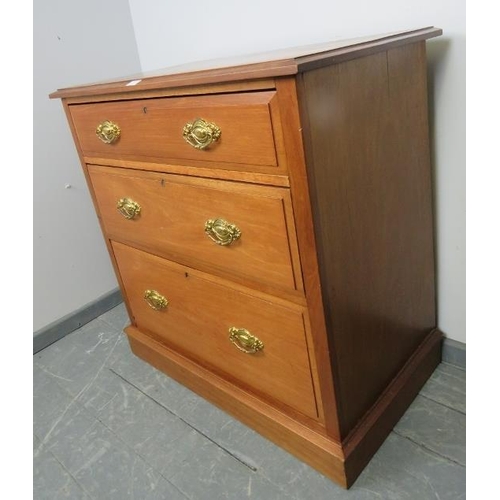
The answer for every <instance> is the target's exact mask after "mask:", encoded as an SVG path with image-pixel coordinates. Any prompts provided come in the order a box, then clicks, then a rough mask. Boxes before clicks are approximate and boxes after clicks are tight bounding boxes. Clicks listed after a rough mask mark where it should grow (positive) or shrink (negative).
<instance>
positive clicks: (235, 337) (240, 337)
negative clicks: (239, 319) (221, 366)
mask: <svg viewBox="0 0 500 500" xmlns="http://www.w3.org/2000/svg"><path fill="white" fill-rule="evenodd" d="M229 340H230V341H231V342H232V343H233V344H234V345H235V346H236V347H237V348H238V349H239V350H240V351H242V352H244V353H245V354H255V353H256V352H259V351H262V349H264V343H263V342H262V341H261V340H259V339H258V338H257V337H255V335H252V334H251V333H250V332H249V331H248V330H245V329H244V328H235V327H234V326H232V327H231V328H230V329H229Z"/></svg>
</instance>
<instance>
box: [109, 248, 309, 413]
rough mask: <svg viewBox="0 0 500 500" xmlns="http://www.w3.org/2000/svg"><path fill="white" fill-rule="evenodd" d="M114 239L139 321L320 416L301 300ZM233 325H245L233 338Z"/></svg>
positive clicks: (203, 360)
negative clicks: (260, 293) (270, 296)
mask: <svg viewBox="0 0 500 500" xmlns="http://www.w3.org/2000/svg"><path fill="white" fill-rule="evenodd" d="M112 246H113V251H114V254H115V257H116V260H117V263H118V268H119V272H120V275H121V278H122V282H123V285H124V289H125V294H126V297H127V300H128V303H129V305H130V308H131V311H132V315H133V318H134V322H135V323H136V325H137V327H138V328H139V329H141V330H142V331H146V332H151V333H153V334H155V336H156V337H157V338H158V337H159V338H160V340H162V341H164V342H165V343H166V344H167V345H169V346H170V347H173V348H175V349H176V350H177V351H179V352H181V353H182V354H184V355H186V356H188V357H190V358H192V359H194V360H195V361H197V362H199V363H200V364H203V365H206V366H207V365H208V366H209V367H210V368H211V369H213V370H216V371H217V372H219V373H220V374H223V375H225V376H226V378H228V379H229V380H231V381H233V382H235V383H237V384H239V385H242V386H243V387H246V388H249V389H251V390H252V391H255V392H257V393H258V394H263V395H266V396H268V397H270V398H271V399H274V400H277V401H280V402H282V403H284V404H286V405H288V406H290V407H292V408H294V409H296V410H298V411H299V412H301V413H303V414H305V415H308V416H310V417H313V418H317V411H316V403H315V397H314V390H313V384H312V380H311V372H310V366H309V358H308V354H307V345H306V338H305V331H304V317H303V309H302V308H301V307H299V306H294V305H292V304H290V306H289V307H286V306H284V305H282V303H279V304H278V303H274V302H272V301H271V300H263V299H262V298H259V297H256V296H253V295H251V294H250V293H249V292H247V291H246V289H243V288H241V287H240V288H233V287H229V286H228V283H227V282H221V280H218V279H214V278H213V277H210V276H209V275H206V274H204V273H201V272H199V271H194V270H191V269H190V268H187V267H184V266H181V265H179V264H176V263H173V262H170V261H167V260H165V259H162V258H160V257H156V256H154V255H151V254H148V253H146V252H142V251H139V250H136V249H134V248H131V247H128V246H126V245H123V244H121V243H117V242H113V243H112ZM243 290H244V291H243ZM146 291H150V293H149V294H148V300H146V298H145V294H146ZM155 294H157V295H155ZM160 296H162V297H163V298H164V299H165V301H168V304H167V303H166V302H165V303H163V304H162V300H161V297H160ZM148 301H149V302H148ZM153 307H157V309H154V308H153ZM231 328H234V329H237V330H238V331H235V330H232V333H233V340H232V341H231V340H230V329H231ZM243 329H244V330H247V331H248V332H249V333H246V332H243V331H242V330H243ZM250 335H251V336H252V337H255V338H252V337H250ZM258 340H259V341H261V342H262V346H261V347H262V348H261V349H260V350H258V348H259V346H260V344H259V343H258ZM253 350H256V352H253V353H252V352H250V353H248V352H244V351H253Z"/></svg>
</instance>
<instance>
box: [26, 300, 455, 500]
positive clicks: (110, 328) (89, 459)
mask: <svg viewBox="0 0 500 500" xmlns="http://www.w3.org/2000/svg"><path fill="white" fill-rule="evenodd" d="M127 323H128V320H127V316H126V313H125V309H124V307H123V305H120V306H118V307H116V308H114V309H112V310H111V311H109V312H107V313H106V314H103V315H102V316H100V317H99V318H97V319H95V320H94V321H92V322H91V323H89V324H87V325H85V326H84V327H82V328H80V329H79V330H77V331H76V332H74V333H72V334H70V335H68V336H67V337H65V338H63V339H62V340H60V341H58V342H56V343H55V344H53V345H51V346H49V347H48V348H46V349H44V350H43V351H41V352H39V353H38V354H36V355H34V357H33V376H34V381H33V384H34V385H33V394H34V403H33V404H34V406H33V419H34V422H33V427H34V429H33V431H34V433H33V434H34V435H33V449H34V452H33V457H34V465H33V471H34V478H33V486H34V496H33V498H34V499H35V500H41V499H50V500H57V499H62V498H70V499H105V500H108V499H119V500H124V499H129V498H130V499H136V500H153V499H155V500H160V499H162V500H163V499H168V500H185V499H192V500H204V499H207V500H219V499H235V500H241V499H245V498H252V499H263V500H281V499H291V500H306V499H314V500H322V499H350V500H359V499H364V500H365V499H383V500H392V499H394V500H403V499H409V500H424V499H425V500H426V499H432V500H436V499H441V500H444V499H450V500H451V499H453V500H458V499H462V498H465V371H463V370H461V369H459V368H457V367H455V366H452V365H448V364H444V363H442V364H441V365H440V366H439V367H438V368H437V369H436V371H435V372H434V374H433V376H432V378H431V379H430V380H429V381H428V382H427V384H426V385H425V387H424V388H423V389H422V391H421V392H420V394H419V396H418V397H417V399H416V400H415V401H414V403H413V404H412V405H411V407H410V408H409V409H408V411H407V412H406V414H405V415H404V416H403V418H402V419H401V420H400V422H399V423H398V424H397V426H396V428H395V429H394V431H393V432H392V433H391V434H390V436H389V437H388V439H387V440H386V441H385V443H384V444H383V445H382V447H381V448H380V450H379V451H378V452H377V454H376V455H375V456H374V457H373V459H372V460H371V462H370V463H369V465H368V466H367V467H366V469H365V470H364V471H363V473H362V474H361V476H360V477H359V479H358V480H357V481H356V483H355V484H354V486H353V487H352V488H351V489H350V490H349V491H346V490H343V489H342V488H340V487H339V486H337V485H336V484H334V483H333V482H331V481H330V480H328V479H326V478H325V477H324V476H322V475H321V474H319V473H318V472H316V471H314V470H313V469H311V468H310V467H309V466H307V465H305V464H303V463H301V462H300V461H298V460H297V459H295V458H294V457H292V456H290V455H289V454H287V453H286V452H285V451H283V450H281V449H280V448H278V447H277V446H275V445H273V444H272V443H270V442H269V441H267V440H265V439H264V438H262V437H260V436H259V435H258V434H256V433H255V432H253V431H252V430H250V429H248V428H246V427H245V426H243V425H242V424H240V423H239V422H237V421H235V420H234V419H233V418H231V417H229V416H228V415H226V414H225V413H223V412H222V411H220V410H218V409H217V408H215V407H214V406H212V405H211V404H209V403H207V402H206V401H204V400H203V399H201V398H200V397H198V396H196V395H195V394H193V393H192V392H190V391H189V390H187V389H185V388H184V387H182V386H181V385H179V384H178V383H176V382H174V381H173V380H171V379H169V378H168V377H167V376H165V375H164V374H162V373H160V372H158V371H157V370H155V369H154V368H152V367H150V366H149V365H147V364H146V363H144V362H143V361H141V360H139V359H138V358H136V357H135V356H134V355H133V354H132V353H131V351H130V348H129V346H128V342H127V339H126V337H125V335H124V334H123V333H122V328H123V327H124V326H125V325H126V324H127Z"/></svg>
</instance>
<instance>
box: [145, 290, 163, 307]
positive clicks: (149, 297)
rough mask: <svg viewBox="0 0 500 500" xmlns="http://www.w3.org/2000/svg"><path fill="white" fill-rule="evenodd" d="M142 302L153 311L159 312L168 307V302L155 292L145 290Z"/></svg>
mask: <svg viewBox="0 0 500 500" xmlns="http://www.w3.org/2000/svg"><path fill="white" fill-rule="evenodd" d="M144 300H145V301H146V302H147V303H148V305H149V306H150V307H152V308H153V309H154V310H155V311H161V310H162V309H165V308H166V307H167V306H168V300H167V299H166V298H165V297H164V296H163V295H161V294H159V293H158V292H157V291H156V290H146V291H145V292H144Z"/></svg>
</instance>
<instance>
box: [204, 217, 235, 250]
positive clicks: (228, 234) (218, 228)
mask: <svg viewBox="0 0 500 500" xmlns="http://www.w3.org/2000/svg"><path fill="white" fill-rule="evenodd" d="M205 233H207V235H208V237H209V238H210V239H211V240H212V241H214V242H215V243H217V245H221V246H226V245H230V244H231V243H232V242H233V241H236V240H238V239H239V238H240V237H241V231H240V229H239V228H238V227H237V226H235V225H234V224H230V223H229V222H228V221H227V220H224V219H208V220H207V222H205Z"/></svg>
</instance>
